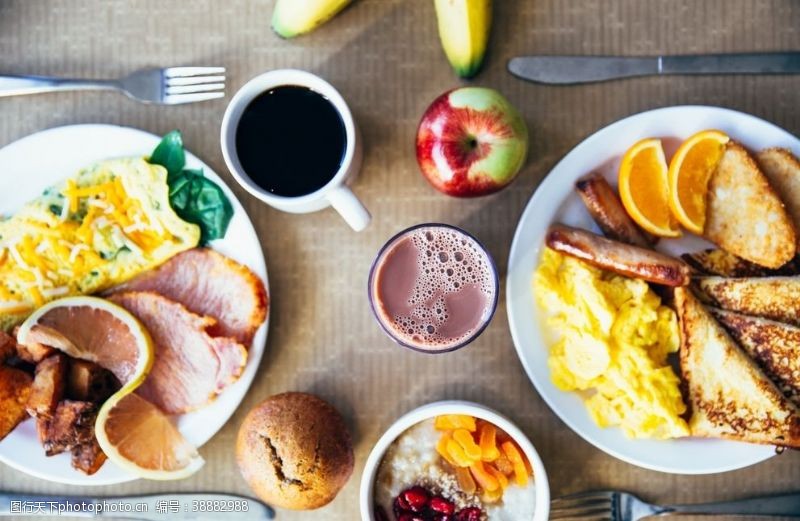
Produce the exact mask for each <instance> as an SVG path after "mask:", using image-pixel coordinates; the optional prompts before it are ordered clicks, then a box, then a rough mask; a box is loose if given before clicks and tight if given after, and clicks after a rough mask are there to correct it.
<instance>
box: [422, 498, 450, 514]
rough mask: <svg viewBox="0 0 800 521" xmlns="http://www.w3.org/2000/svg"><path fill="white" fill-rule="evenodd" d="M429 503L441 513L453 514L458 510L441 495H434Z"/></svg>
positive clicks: (435, 510) (434, 509)
mask: <svg viewBox="0 0 800 521" xmlns="http://www.w3.org/2000/svg"><path fill="white" fill-rule="evenodd" d="M429 505H430V507H431V510H433V511H434V512H439V513H441V514H452V513H454V512H455V511H456V506H455V505H454V504H453V503H451V502H450V501H447V500H446V499H445V498H443V497H441V496H434V497H432V498H431V501H430V504H429Z"/></svg>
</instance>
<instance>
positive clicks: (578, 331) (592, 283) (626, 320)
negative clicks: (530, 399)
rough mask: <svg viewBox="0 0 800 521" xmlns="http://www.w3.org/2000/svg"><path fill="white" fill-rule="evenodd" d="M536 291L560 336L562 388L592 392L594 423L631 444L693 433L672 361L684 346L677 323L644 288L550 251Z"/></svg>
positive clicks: (557, 354)
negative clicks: (633, 440)
mask: <svg viewBox="0 0 800 521" xmlns="http://www.w3.org/2000/svg"><path fill="white" fill-rule="evenodd" d="M533 288H534V294H535V296H536V299H537V301H538V303H539V305H540V306H541V308H542V309H543V310H544V312H545V313H546V314H547V315H548V319H547V320H548V324H549V325H551V326H552V327H553V329H554V330H555V331H558V332H559V333H560V338H559V339H558V340H557V342H556V343H555V344H554V345H553V346H552V347H551V349H550V356H549V359H548V364H549V366H550V371H551V375H552V379H553V383H554V384H555V385H556V386H557V387H558V388H559V389H562V390H564V391H575V390H577V391H588V392H587V393H586V394H585V396H586V400H585V402H586V406H587V408H588V409H589V413H590V414H591V416H592V418H593V419H594V421H595V422H597V424H598V425H600V426H601V427H610V426H619V427H621V428H622V430H623V431H624V432H625V434H626V435H627V436H629V437H631V438H674V437H680V436H688V435H689V428H688V426H687V424H686V422H685V421H684V420H683V419H682V418H681V417H680V416H681V415H682V414H683V413H684V412H685V411H686V406H685V405H684V403H683V400H682V398H681V393H680V390H679V384H680V380H679V379H678V377H677V376H676V375H675V372H674V371H673V370H672V367H671V366H670V365H669V364H668V362H667V355H668V354H669V353H674V352H676V351H677V350H678V347H679V343H680V337H679V333H678V324H677V319H676V317H675V313H674V312H673V311H672V310H671V309H670V308H668V307H666V306H662V305H661V299H660V298H659V297H658V295H656V294H655V293H654V292H653V291H652V290H651V289H650V287H649V286H648V285H647V283H646V282H644V281H642V280H635V279H629V278H626V277H622V276H619V275H615V274H613V273H610V272H606V271H603V270H601V269H598V268H595V267H593V266H591V265H589V264H586V263H584V262H582V261H580V260H578V259H575V258H572V257H568V256H565V255H562V254H560V253H558V252H556V251H553V250H551V249H549V248H546V249H545V252H544V255H543V258H542V262H541V264H540V266H539V268H538V269H537V270H536V273H535V274H534V280H533Z"/></svg>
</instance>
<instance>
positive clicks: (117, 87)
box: [0, 67, 225, 105]
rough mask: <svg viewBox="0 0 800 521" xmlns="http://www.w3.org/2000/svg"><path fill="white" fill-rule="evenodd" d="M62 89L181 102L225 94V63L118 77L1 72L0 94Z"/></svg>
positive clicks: (201, 99) (157, 101)
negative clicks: (28, 74) (5, 74)
mask: <svg viewBox="0 0 800 521" xmlns="http://www.w3.org/2000/svg"><path fill="white" fill-rule="evenodd" d="M59 90H114V91H117V92H122V93H125V94H126V95H128V96H129V97H131V98H133V99H135V100H138V101H141V102H142V103H158V104H161V105H178V104H180V103H193V102H195V101H206V100H211V99H216V98H221V97H223V96H224V95H225V68H224V67H167V68H164V69H141V70H138V71H136V72H134V73H133V74H129V75H128V76H125V77H124V78H120V79H116V80H81V79H72V78H52V77H44V76H0V97H3V96H19V95H22V94H38V93H40V92H53V91H59Z"/></svg>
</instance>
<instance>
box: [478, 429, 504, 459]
mask: <svg viewBox="0 0 800 521" xmlns="http://www.w3.org/2000/svg"><path fill="white" fill-rule="evenodd" d="M480 432H481V437H480V447H481V460H483V461H487V462H491V461H494V460H496V459H497V458H499V457H500V451H499V450H498V449H497V429H495V428H494V425H491V424H489V423H484V424H483V425H481V429H480Z"/></svg>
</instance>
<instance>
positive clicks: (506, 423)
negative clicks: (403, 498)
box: [359, 401, 550, 521]
mask: <svg viewBox="0 0 800 521" xmlns="http://www.w3.org/2000/svg"><path fill="white" fill-rule="evenodd" d="M443 414H466V415H469V416H474V417H476V418H480V419H482V420H486V421H488V422H490V423H493V424H494V425H496V426H497V427H499V428H500V429H502V430H504V431H505V432H506V433H508V435H509V436H511V438H512V439H513V440H514V441H515V442H516V443H517V445H519V447H520V448H521V449H522V451H523V452H524V453H525V456H527V458H528V461H530V463H531V466H532V467H533V483H534V486H535V487H536V510H535V514H534V516H533V519H532V520H527V519H524V520H523V519H520V520H519V521H547V518H548V515H549V514H550V486H549V485H548V482H547V472H546V471H545V469H544V463H542V459H541V458H540V457H539V454H538V453H537V452H536V449H534V448H533V444H532V443H531V440H529V439H528V437H527V436H525V434H524V433H523V432H522V431H521V430H520V429H519V428H518V427H517V426H516V425H514V424H513V423H512V422H511V420H509V419H508V418H506V417H505V416H503V415H502V414H500V413H498V412H497V411H494V410H492V409H490V408H488V407H484V406H483V405H479V404H477V403H472V402H464V401H442V402H434V403H429V404H428V405H423V406H422V407H418V408H417V409H414V410H413V411H411V412H408V413H406V414H405V415H403V416H401V417H400V419H398V420H397V421H396V422H394V424H392V426H391V427H389V429H388V430H387V431H386V432H385V433H384V434H383V436H381V437H380V439H379V440H378V442H377V443H376V444H375V447H374V448H373V449H372V452H370V454H369V457H368V458H367V463H366V464H365V465H364V473H363V474H362V476H361V492H360V500H359V505H360V508H361V519H362V520H363V521H376V519H375V515H374V511H375V504H374V502H373V497H374V494H373V489H374V487H375V478H376V476H377V474H378V467H379V466H380V464H381V461H382V460H383V455H384V454H385V453H386V450H387V449H388V448H389V446H390V445H391V444H392V443H393V442H394V440H396V439H397V437H398V436H400V435H401V434H403V433H404V432H405V431H406V430H407V429H409V428H410V427H413V426H414V425H416V424H417V423H419V422H421V421H424V420H427V419H430V418H434V417H436V416H440V415H443ZM389 514H390V515H391V513H389Z"/></svg>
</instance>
